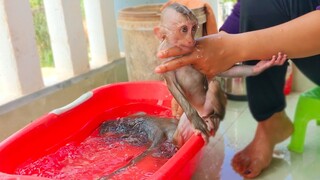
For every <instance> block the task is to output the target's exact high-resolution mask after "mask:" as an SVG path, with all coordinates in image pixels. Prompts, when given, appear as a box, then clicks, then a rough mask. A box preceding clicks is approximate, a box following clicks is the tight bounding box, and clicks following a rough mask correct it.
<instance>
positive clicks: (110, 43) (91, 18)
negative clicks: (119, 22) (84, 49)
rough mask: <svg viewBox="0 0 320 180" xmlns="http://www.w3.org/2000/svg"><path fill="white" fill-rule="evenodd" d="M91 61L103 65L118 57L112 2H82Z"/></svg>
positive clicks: (106, 0) (91, 0) (92, 0)
mask: <svg viewBox="0 0 320 180" xmlns="http://www.w3.org/2000/svg"><path fill="white" fill-rule="evenodd" d="M84 7H85V15H86V23H87V30H88V38H89V44H90V53H91V60H92V64H93V65H94V66H101V65H104V64H106V63H108V62H110V61H112V60H114V59H118V58H119V57H120V52H119V45H118V34H117V26H116V19H115V12H114V1H113V0H84Z"/></svg>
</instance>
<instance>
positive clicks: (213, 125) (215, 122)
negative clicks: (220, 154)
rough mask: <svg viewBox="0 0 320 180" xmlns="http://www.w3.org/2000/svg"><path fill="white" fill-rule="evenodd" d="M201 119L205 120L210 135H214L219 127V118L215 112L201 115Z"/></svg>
mask: <svg viewBox="0 0 320 180" xmlns="http://www.w3.org/2000/svg"><path fill="white" fill-rule="evenodd" d="M202 119H203V120H204V121H205V122H206V124H207V126H208V130H209V132H210V135H211V136H215V135H216V132H217V131H218V129H219V125H220V122H221V118H220V117H219V116H218V115H216V114H210V115H208V116H204V117H202Z"/></svg>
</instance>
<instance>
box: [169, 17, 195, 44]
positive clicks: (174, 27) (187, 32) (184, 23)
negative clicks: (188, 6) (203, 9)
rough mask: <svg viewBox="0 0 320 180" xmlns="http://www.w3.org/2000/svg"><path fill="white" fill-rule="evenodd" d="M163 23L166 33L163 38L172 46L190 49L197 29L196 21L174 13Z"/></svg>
mask: <svg viewBox="0 0 320 180" xmlns="http://www.w3.org/2000/svg"><path fill="white" fill-rule="evenodd" d="M168 21H169V22H168V23H167V24H166V25H165V27H166V28H165V29H166V33H165V36H166V37H165V38H166V39H167V41H168V42H169V43H170V44H171V45H174V46H177V47H180V48H181V49H190V48H193V47H194V45H195V39H194V36H195V34H196V32H197V29H198V23H197V22H196V21H192V20H190V19H188V18H186V17H185V16H183V15H181V14H179V13H176V14H175V15H173V16H172V17H171V18H170V19H169V20H168Z"/></svg>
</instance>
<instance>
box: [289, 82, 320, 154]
mask: <svg viewBox="0 0 320 180" xmlns="http://www.w3.org/2000/svg"><path fill="white" fill-rule="evenodd" d="M311 120H316V121H317V125H320V87H316V88H313V89H311V90H309V91H306V92H304V93H302V94H301V95H300V97H299V100H298V104H297V107H296V112H295V115H294V122H293V125H294V132H293V134H292V136H291V141H290V144H289V146H288V149H289V150H290V151H293V152H297V153H303V149H304V147H303V146H304V140H305V135H306V130H307V125H308V123H309V121H311Z"/></svg>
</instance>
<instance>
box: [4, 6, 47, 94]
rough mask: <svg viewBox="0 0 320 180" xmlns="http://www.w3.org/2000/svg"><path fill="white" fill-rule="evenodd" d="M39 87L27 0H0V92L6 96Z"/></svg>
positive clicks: (38, 67)
mask: <svg viewBox="0 0 320 180" xmlns="http://www.w3.org/2000/svg"><path fill="white" fill-rule="evenodd" d="M42 87H43V81H42V75H41V70H40V62H39V55H38V52H37V47H36V41H35V31H34V26H33V20H32V13H31V9H30V5H29V1H28V0H0V94H1V97H2V98H3V97H7V98H9V99H10V97H11V98H13V97H18V96H21V95H24V94H29V93H32V92H34V91H37V90H39V89H41V88H42Z"/></svg>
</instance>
